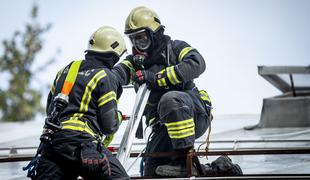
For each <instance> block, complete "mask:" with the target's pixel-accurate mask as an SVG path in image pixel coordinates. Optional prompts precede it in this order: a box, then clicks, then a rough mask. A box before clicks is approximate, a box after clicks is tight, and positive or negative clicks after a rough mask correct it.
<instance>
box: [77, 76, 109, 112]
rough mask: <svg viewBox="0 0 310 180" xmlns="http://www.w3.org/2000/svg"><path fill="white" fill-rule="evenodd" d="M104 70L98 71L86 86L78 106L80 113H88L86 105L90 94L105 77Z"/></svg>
mask: <svg viewBox="0 0 310 180" xmlns="http://www.w3.org/2000/svg"><path fill="white" fill-rule="evenodd" d="M106 75H107V74H106V73H105V71H104V70H101V71H99V72H98V73H97V74H96V75H95V76H94V77H93V78H92V79H91V80H90V81H89V82H88V84H87V86H86V88H85V91H84V94H83V98H82V101H81V105H80V112H87V111H88V104H89V101H90V99H91V94H92V92H93V90H94V89H95V87H96V86H97V83H98V82H99V81H100V80H101V79H102V78H104V77H105V76H106Z"/></svg>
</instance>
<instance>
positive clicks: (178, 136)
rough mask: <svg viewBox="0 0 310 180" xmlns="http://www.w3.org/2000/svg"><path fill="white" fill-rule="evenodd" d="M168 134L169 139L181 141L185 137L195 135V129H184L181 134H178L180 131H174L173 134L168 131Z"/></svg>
mask: <svg viewBox="0 0 310 180" xmlns="http://www.w3.org/2000/svg"><path fill="white" fill-rule="evenodd" d="M168 134H169V137H170V138H171V139H181V138H186V137H189V136H193V135H195V129H194V127H193V128H190V129H185V130H183V131H182V132H180V131H175V132H172V131H169V132H168Z"/></svg>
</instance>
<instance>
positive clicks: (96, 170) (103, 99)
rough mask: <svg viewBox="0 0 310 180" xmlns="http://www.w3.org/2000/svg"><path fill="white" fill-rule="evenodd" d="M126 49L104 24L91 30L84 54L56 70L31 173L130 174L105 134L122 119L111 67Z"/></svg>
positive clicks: (50, 176)
mask: <svg viewBox="0 0 310 180" xmlns="http://www.w3.org/2000/svg"><path fill="white" fill-rule="evenodd" d="M125 51H126V46H125V41H124V39H123V37H122V35H121V34H120V33H119V32H117V31H116V30H115V29H114V28H112V27H109V26H103V27H100V28H99V29H98V30H97V31H95V32H94V33H93V34H92V35H91V37H90V39H89V42H88V48H87V50H86V51H85V52H86V55H85V60H78V61H73V62H71V63H70V64H68V65H67V66H65V67H64V68H63V69H62V70H60V71H59V72H58V74H57V76H56V78H55V80H54V84H53V86H52V89H51V91H50V94H49V96H48V101H47V106H46V112H47V115H48V116H47V121H46V123H45V126H44V131H43V134H42V135H41V138H40V139H41V144H40V147H39V149H38V153H37V155H36V159H35V161H33V162H36V163H37V167H36V166H34V167H35V168H29V169H30V170H29V173H28V175H29V176H30V177H32V179H55V180H57V179H77V178H78V176H81V177H83V179H129V177H128V175H127V173H126V171H125V170H124V168H123V167H122V165H121V164H120V162H119V161H118V160H117V159H116V158H115V157H114V156H113V155H112V154H111V152H109V151H108V150H107V147H106V146H107V145H108V144H105V145H104V137H105V136H108V137H109V136H111V135H112V134H114V133H115V132H116V131H117V129H118V127H119V125H120V120H121V115H120V114H119V111H118V109H117V100H118V98H119V97H120V95H121V93H122V86H121V82H120V79H119V78H118V76H117V75H116V74H115V73H114V72H113V71H112V67H113V66H114V65H115V63H116V62H117V61H118V60H119V59H120V57H121V56H122V55H123V53H124V52H125ZM61 97H65V98H61ZM59 100H61V101H59ZM59 102H60V105H62V106H59ZM65 102H67V104H66V103H65ZM57 103H58V104H57ZM64 104H66V106H64ZM55 114H56V115H57V116H56V115H55ZM30 166H31V165H30Z"/></svg>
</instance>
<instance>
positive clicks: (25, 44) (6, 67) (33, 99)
mask: <svg viewBox="0 0 310 180" xmlns="http://www.w3.org/2000/svg"><path fill="white" fill-rule="evenodd" d="M37 14H38V7H37V6H36V5H34V6H33V8H32V10H31V21H30V22H29V23H27V24H26V27H25V30H24V31H23V32H20V31H16V32H15V33H14V34H13V37H12V38H11V39H6V40H4V41H3V42H2V45H3V51H4V52H3V53H1V55H0V73H1V74H4V75H5V76H6V77H8V86H7V87H0V119H2V120H4V121H27V120H30V119H32V118H33V117H34V116H35V115H36V114H37V113H38V112H43V107H42V104H41V96H42V93H41V92H40V91H39V90H36V89H34V88H33V87H31V86H30V84H31V81H32V80H33V78H34V76H35V74H34V73H37V71H36V70H33V64H34V61H35V58H36V55H37V54H38V53H39V52H40V51H41V50H42V45H43V40H42V35H43V34H44V33H45V32H47V31H48V30H49V29H50V27H51V25H50V24H47V25H44V26H42V25H40V24H39V23H38V22H37ZM46 67H47V66H45V67H44V68H46ZM44 68H43V69H40V70H44ZM6 79H7V78H6Z"/></svg>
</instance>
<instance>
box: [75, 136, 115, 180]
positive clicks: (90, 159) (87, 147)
mask: <svg viewBox="0 0 310 180" xmlns="http://www.w3.org/2000/svg"><path fill="white" fill-rule="evenodd" d="M81 147H82V148H81V160H82V168H83V171H85V173H87V174H88V175H92V176H94V177H93V178H98V177H107V176H110V175H111V169H110V164H109V161H108V158H107V156H106V154H104V153H99V151H98V150H97V145H95V144H94V143H92V142H84V143H82V144H81Z"/></svg>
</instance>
